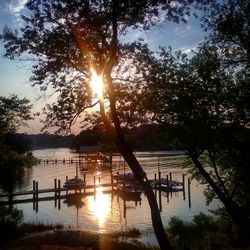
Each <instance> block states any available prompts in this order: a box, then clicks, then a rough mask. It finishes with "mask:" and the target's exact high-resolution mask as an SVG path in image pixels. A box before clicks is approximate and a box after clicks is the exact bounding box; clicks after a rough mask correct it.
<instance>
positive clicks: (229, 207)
mask: <svg viewBox="0 0 250 250" xmlns="http://www.w3.org/2000/svg"><path fill="white" fill-rule="evenodd" d="M188 152H189V155H190V156H191V158H192V161H193V162H194V164H195V166H196V168H197V169H198V170H199V172H200V173H201V174H202V176H203V177H204V179H205V180H206V181H207V183H208V184H209V185H210V186H211V188H212V189H213V190H214V192H215V193H216V194H217V196H218V197H219V199H220V201H221V202H222V203H223V205H224V207H225V209H226V211H227V213H228V214H229V215H230V217H231V219H232V220H233V222H234V223H235V224H237V225H242V223H243V224H244V216H243V215H242V213H241V209H240V207H239V206H238V205H237V204H236V203H235V202H234V201H233V200H232V199H230V198H229V197H227V196H226V195H225V194H224V193H223V192H222V191H221V189H220V188H219V187H218V186H217V184H216V183H215V182H214V181H213V179H212V178H211V176H210V175H209V173H207V171H206V170H205V169H204V167H203V166H202V164H201V162H200V161H199V160H198V157H197V155H196V154H195V153H194V152H193V151H192V150H189V151H188Z"/></svg>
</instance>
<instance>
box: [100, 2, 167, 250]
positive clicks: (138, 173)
mask: <svg viewBox="0 0 250 250" xmlns="http://www.w3.org/2000/svg"><path fill="white" fill-rule="evenodd" d="M112 5H113V6H112V8H113V11H112V31H113V37H112V41H111V50H110V58H109V61H108V62H107V64H106V65H105V67H104V69H103V72H104V76H105V80H106V83H107V89H106V91H107V94H108V98H109V101H110V109H111V117H112V121H113V123H114V127H115V131H113V128H112V126H111V124H110V121H109V120H108V118H107V117H106V115H105V109H104V104H103V101H102V100H100V111H101V116H102V118H103V122H104V123H105V125H106V128H107V130H108V131H109V132H108V133H110V134H112V137H113V138H114V140H115V142H116V145H117V148H118V149H119V151H120V153H121V154H122V156H123V157H124V159H125V161H126V162H127V164H128V165H129V167H130V169H131V170H132V172H133V174H134V176H135V178H136V179H137V180H138V181H139V183H140V185H141V186H142V189H143V191H144V193H145V195H146V196H147V199H148V202H149V206H150V211H151V218H152V224H153V228H154V231H155V235H156V238H157V240H158V243H159V246H160V248H161V249H162V250H167V249H172V247H171V245H170V242H169V240H168V238H167V235H166V233H165V230H164V227H163V224H162V220H161V215H160V211H159V208H158V204H157V201H156V197H155V194H154V192H153V189H152V187H151V185H150V183H149V181H148V179H147V176H146V174H145V173H144V171H143V169H142V168H141V165H140V164H139V162H138V161H137V159H136V157H135V156H134V154H133V152H132V150H131V149H130V147H129V146H128V144H127V142H126V141H125V138H124V135H123V132H122V129H121V126H120V121H119V118H118V115H117V112H116V99H115V95H114V89H113V82H112V78H111V71H112V68H113V66H114V65H115V64H116V62H117V54H118V47H117V45H118V23H117V15H118V13H117V0H113V1H112Z"/></svg>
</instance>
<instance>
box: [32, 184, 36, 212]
mask: <svg viewBox="0 0 250 250" xmlns="http://www.w3.org/2000/svg"><path fill="white" fill-rule="evenodd" d="M35 192H36V181H35V180H33V199H35ZM34 210H35V209H34Z"/></svg>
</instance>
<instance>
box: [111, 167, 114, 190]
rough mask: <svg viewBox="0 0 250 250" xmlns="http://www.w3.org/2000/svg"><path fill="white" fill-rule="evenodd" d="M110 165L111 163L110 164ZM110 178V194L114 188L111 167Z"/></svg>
mask: <svg viewBox="0 0 250 250" xmlns="http://www.w3.org/2000/svg"><path fill="white" fill-rule="evenodd" d="M111 166H112V165H111ZM110 180H111V189H112V194H113V190H114V180H113V175H112V169H111V171H110Z"/></svg>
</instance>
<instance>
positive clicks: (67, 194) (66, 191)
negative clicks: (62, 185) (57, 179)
mask: <svg viewBox="0 0 250 250" xmlns="http://www.w3.org/2000/svg"><path fill="white" fill-rule="evenodd" d="M68 179H69V177H68V175H66V181H68ZM66 194H67V195H68V190H66Z"/></svg>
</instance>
